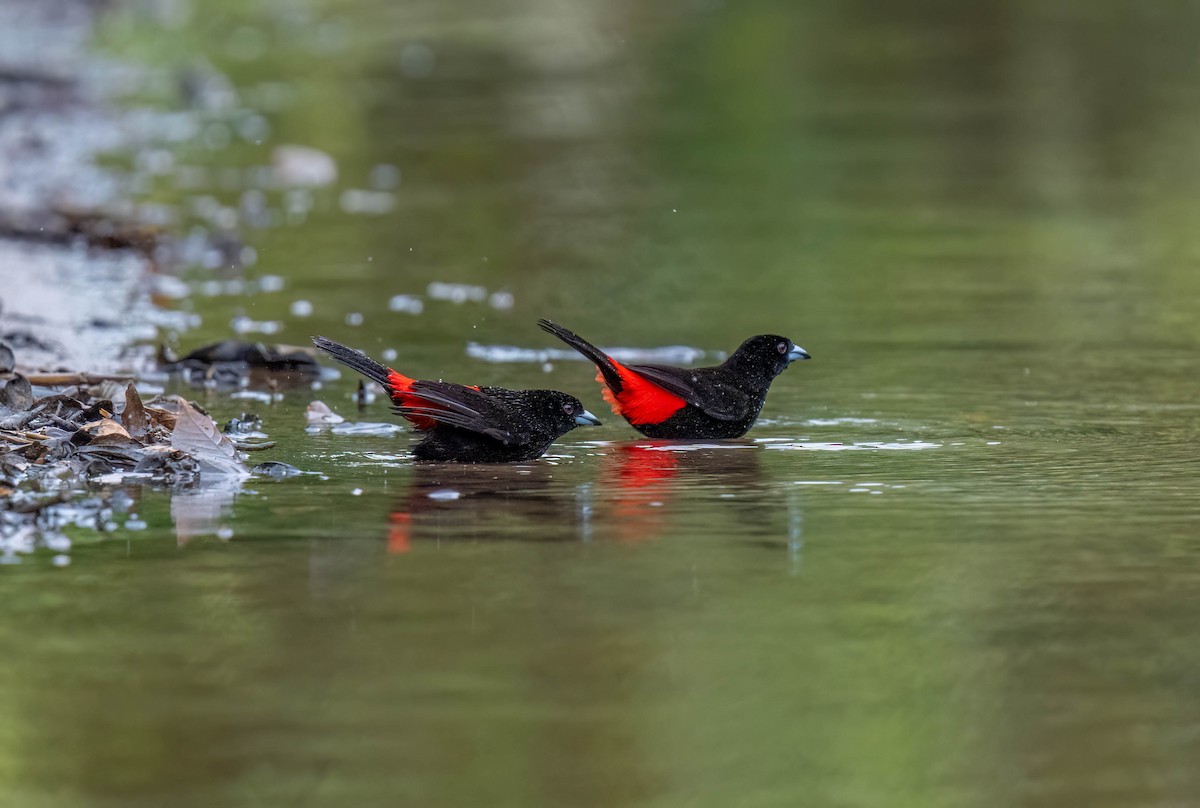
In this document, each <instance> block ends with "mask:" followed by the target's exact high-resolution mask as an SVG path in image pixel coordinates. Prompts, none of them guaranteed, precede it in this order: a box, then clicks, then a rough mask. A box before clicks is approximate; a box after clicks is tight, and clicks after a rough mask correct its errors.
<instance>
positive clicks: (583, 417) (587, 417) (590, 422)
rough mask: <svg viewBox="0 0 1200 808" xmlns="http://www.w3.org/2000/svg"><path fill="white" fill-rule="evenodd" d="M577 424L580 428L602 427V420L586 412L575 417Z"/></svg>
mask: <svg viewBox="0 0 1200 808" xmlns="http://www.w3.org/2000/svg"><path fill="white" fill-rule="evenodd" d="M575 423H576V424H578V425H579V426H600V419H599V418H597V417H596V416H594V415H592V414H591V413H590V412H588V411H587V410H584V411H583V412H581V413H579V414H578V415H576V416H575Z"/></svg>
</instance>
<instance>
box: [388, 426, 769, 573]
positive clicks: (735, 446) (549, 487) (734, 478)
mask: <svg viewBox="0 0 1200 808" xmlns="http://www.w3.org/2000/svg"><path fill="white" fill-rule="evenodd" d="M761 456H762V451H761V449H760V448H759V447H758V446H757V445H756V444H754V443H752V442H749V441H736V440H730V441H720V442H714V443H680V442H678V441H665V440H648V439H642V440H637V441H628V442H622V443H616V444H612V445H611V446H610V447H609V451H608V452H607V453H606V454H604V455H602V456H601V457H600V458H599V463H600V468H599V475H598V477H597V478H596V481H595V483H592V482H574V481H575V480H577V479H579V478H581V477H582V478H586V477H589V476H590V473H586V474H580V473H578V470H572V469H570V468H569V467H565V466H559V465H551V464H549V463H545V462H542V461H539V462H533V463H528V464H519V465H504V464H479V465H467V464H458V463H418V464H415V465H414V466H413V473H412V477H411V478H410V479H409V483H408V485H407V487H406V488H405V491H404V494H403V495H402V496H401V498H400V499H399V500H398V501H397V502H396V504H395V506H394V507H393V508H392V511H391V514H390V515H389V524H388V551H389V552H392V553H405V552H408V551H410V550H411V549H413V547H414V545H416V544H418V543H420V542H422V541H496V540H519V541H591V540H601V541H603V540H611V541H618V542H630V543H632V542H645V541H651V540H654V539H657V538H660V537H662V536H664V535H666V534H667V533H668V532H669V531H670V530H671V529H672V528H673V527H675V528H678V527H679V526H680V525H686V524H689V523H691V524H695V521H696V519H706V518H707V517H708V515H710V514H711V515H713V516H718V515H720V516H721V518H722V519H726V520H728V521H729V522H730V523H731V524H733V525H736V526H737V530H738V532H739V533H743V532H744V533H746V534H753V535H763V534H764V533H765V534H769V533H770V532H771V531H770V521H771V514H772V513H773V512H774V510H775V509H771V508H765V507H763V503H764V500H769V499H771V497H772V495H771V492H770V491H769V490H768V489H769V487H768V486H767V485H766V483H765V482H764V480H763V475H762V469H761V467H760V463H761ZM572 471H575V472H576V473H571V472H572ZM589 471H590V470H589ZM726 498H728V499H726Z"/></svg>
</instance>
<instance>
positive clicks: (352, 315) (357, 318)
mask: <svg viewBox="0 0 1200 808" xmlns="http://www.w3.org/2000/svg"><path fill="white" fill-rule="evenodd" d="M362 324H363V316H362V312H357V311H352V312H349V313H347V314H346V325H348V326H352V327H358V326H360V325H362Z"/></svg>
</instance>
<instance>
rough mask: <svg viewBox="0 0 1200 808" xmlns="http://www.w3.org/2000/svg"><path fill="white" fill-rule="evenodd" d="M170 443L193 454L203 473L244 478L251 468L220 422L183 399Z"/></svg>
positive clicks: (248, 474) (182, 450)
mask: <svg viewBox="0 0 1200 808" xmlns="http://www.w3.org/2000/svg"><path fill="white" fill-rule="evenodd" d="M171 446H172V448H175V449H178V450H179V451H181V452H185V453H187V454H189V455H191V456H192V457H193V458H194V459H195V460H196V462H197V463H198V464H199V465H200V476H201V477H203V476H204V475H206V474H207V475H211V476H233V477H238V478H239V479H240V478H245V477H249V476H250V472H248V471H247V470H246V467H245V466H244V465H242V461H240V460H238V457H237V448H236V447H235V446H234V445H233V441H231V440H230V439H229V436H228V435H225V434H224V433H222V432H221V430H220V429H219V428H218V427H217V422H216V421H214V420H213V419H212V418H209V417H208V416H207V415H204V414H203V413H201V412H199V411H197V410H196V408H195V407H193V406H192V405H191V404H189V403H188V402H186V401H183V404H182V406H181V407H180V408H179V412H178V414H177V415H176V418H175V429H174V430H172V432H171Z"/></svg>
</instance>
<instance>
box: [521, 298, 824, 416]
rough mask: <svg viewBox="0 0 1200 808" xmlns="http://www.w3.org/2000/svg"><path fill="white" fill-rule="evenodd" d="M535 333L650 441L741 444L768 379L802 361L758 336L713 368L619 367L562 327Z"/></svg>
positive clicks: (790, 345) (781, 340)
mask: <svg viewBox="0 0 1200 808" xmlns="http://www.w3.org/2000/svg"><path fill="white" fill-rule="evenodd" d="M538 325H540V326H541V327H542V328H543V329H544V330H546V331H549V332H550V333H551V334H553V335H554V336H556V337H558V338H559V339H561V340H562V341H563V342H565V343H567V344H568V345H570V346H571V347H572V348H574V349H575V350H577V351H579V352H580V353H581V354H583V355H584V356H586V357H587V358H588V359H590V360H592V362H594V363H595V365H596V367H597V368H599V370H600V372H599V373H597V374H596V381H598V382H600V383H601V384H603V385H604V398H605V400H606V401H608V403H609V404H611V405H612V408H613V412H615V413H616V414H617V415H620V416H622V417H624V419H625V420H626V421H628V422H629V423H630V424H631V425H632V426H633V428H634V429H636V430H637V431H638V432H641V433H642V434H643V435H645V436H647V437H650V438H674V439H685V440H695V439H705V438H709V439H711V438H740V437H741V436H742V435H745V434H746V431H747V430H748V429H750V427H751V426H753V425H754V421H755V419H756V418H758V413H759V411H760V410H761V409H762V406H763V402H764V401H766V399H767V390H768V389H769V388H770V387H771V382H772V381H773V380H774V379H775V377H776V376H778V375H779V374H780V373H781V372H783V369H784V368H786V367H787V366H788V365H790V364H791V363H792V362H794V361H796V360H797V359H808V358H809V356H808V352H807V351H805V350H804V349H803V348H801V347H799V346H797V345H796V343H794V342H792V341H791V340H790V339H788V338H787V337H777V336H774V335H771V334H763V335H760V336H757V337H751V338H750V339H748V340H746V341H745V342H743V343H742V344H741V345H740V346H739V347H738V349H737V350H736V351H734V352H733V353H732V354H730V355H729V358H728V359H726V360H725V361H724V362H722V363H721V364H719V365H716V366H714V367H707V368H692V369H690V370H689V369H686V368H675V367H670V366H668V365H623V364H621V363H620V362H618V361H617V360H615V359H613V358H612V357H611V356H608V355H607V354H605V353H604V352H603V351H601V350H600V349H599V348H597V347H596V346H595V345H592V344H591V343H590V342H588V341H587V340H585V339H583V338H582V337H580V336H578V335H576V334H573V333H571V332H570V331H568V330H567V329H565V328H563V327H562V326H561V325H557V324H555V323H552V322H550V321H549V320H538Z"/></svg>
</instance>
